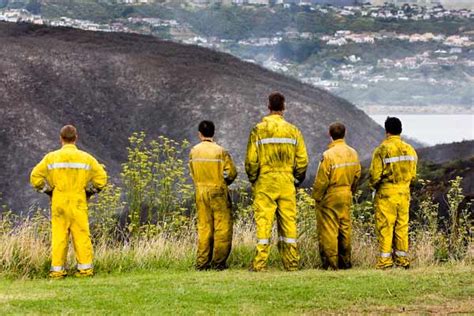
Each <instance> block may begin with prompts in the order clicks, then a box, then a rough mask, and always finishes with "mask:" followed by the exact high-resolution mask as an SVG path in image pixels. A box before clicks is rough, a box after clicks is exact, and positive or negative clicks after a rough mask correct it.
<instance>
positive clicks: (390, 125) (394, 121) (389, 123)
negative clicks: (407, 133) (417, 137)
mask: <svg viewBox="0 0 474 316" xmlns="http://www.w3.org/2000/svg"><path fill="white" fill-rule="evenodd" d="M385 132H386V133H389V134H392V135H400V134H401V133H402V122H401V121H400V120H399V119H398V118H397V117H390V116H387V119H386V120H385Z"/></svg>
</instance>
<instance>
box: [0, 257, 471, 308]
mask: <svg viewBox="0 0 474 316" xmlns="http://www.w3.org/2000/svg"><path fill="white" fill-rule="evenodd" d="M473 272H474V271H473V269H472V266H469V265H443V266H435V267H425V268H417V269H413V270H400V269H393V270H389V271H376V270H370V269H363V270H351V271H338V272H334V271H321V270H303V271H299V272H294V273H288V272H283V271H279V270H273V271H269V272H264V273H252V272H248V271H246V270H228V271H224V272H196V271H182V270H157V271H155V272H149V271H147V272H133V273H130V274H125V273H122V274H99V275H97V276H95V277H94V278H91V279H76V278H73V277H70V278H67V279H65V280H59V281H51V280H46V279H39V280H6V279H0V314H1V315H5V314H157V313H159V314H204V315H205V314H224V315H227V314H259V315H263V314H268V315H269V314H272V315H274V314H302V313H304V314H314V313H337V312H342V313H402V312H407V313H413V314H418V313H432V312H434V313H442V314H445V313H453V312H454V313H474V278H473V275H474V274H473Z"/></svg>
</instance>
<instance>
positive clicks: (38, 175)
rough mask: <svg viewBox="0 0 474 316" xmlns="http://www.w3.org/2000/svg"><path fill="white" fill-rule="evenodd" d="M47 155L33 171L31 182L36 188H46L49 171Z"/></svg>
mask: <svg viewBox="0 0 474 316" xmlns="http://www.w3.org/2000/svg"><path fill="white" fill-rule="evenodd" d="M46 160H47V156H45V157H44V158H43V160H41V162H40V163H38V164H37V165H36V166H35V167H34V168H33V170H32V171H31V176H30V183H31V185H32V186H33V187H34V188H35V189H36V190H43V189H46V188H45V185H46V176H47V173H48V163H47V162H46Z"/></svg>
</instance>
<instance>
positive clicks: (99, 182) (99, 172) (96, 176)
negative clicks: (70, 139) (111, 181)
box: [91, 158, 107, 191]
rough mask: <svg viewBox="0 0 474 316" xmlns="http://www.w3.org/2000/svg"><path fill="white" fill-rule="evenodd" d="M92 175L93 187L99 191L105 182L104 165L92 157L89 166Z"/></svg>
mask: <svg viewBox="0 0 474 316" xmlns="http://www.w3.org/2000/svg"><path fill="white" fill-rule="evenodd" d="M91 167H92V168H91V171H92V176H91V181H92V185H93V186H94V188H96V189H98V190H99V191H100V190H102V189H103V188H104V187H105V186H106V184H107V172H105V169H104V167H103V166H102V165H101V164H100V163H99V162H98V161H97V160H96V159H95V158H93V159H92V166H91Z"/></svg>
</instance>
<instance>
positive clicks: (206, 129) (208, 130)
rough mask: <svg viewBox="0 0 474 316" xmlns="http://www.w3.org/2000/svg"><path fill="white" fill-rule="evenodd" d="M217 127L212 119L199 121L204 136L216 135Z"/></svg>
mask: <svg viewBox="0 0 474 316" xmlns="http://www.w3.org/2000/svg"><path fill="white" fill-rule="evenodd" d="M215 129H216V128H215V126H214V123H212V122H211V121H202V122H201V123H199V131H200V132H201V134H202V136H204V137H214V131H215Z"/></svg>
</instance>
